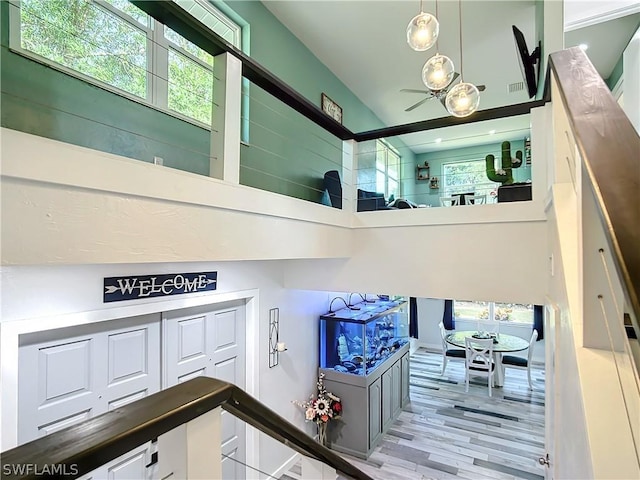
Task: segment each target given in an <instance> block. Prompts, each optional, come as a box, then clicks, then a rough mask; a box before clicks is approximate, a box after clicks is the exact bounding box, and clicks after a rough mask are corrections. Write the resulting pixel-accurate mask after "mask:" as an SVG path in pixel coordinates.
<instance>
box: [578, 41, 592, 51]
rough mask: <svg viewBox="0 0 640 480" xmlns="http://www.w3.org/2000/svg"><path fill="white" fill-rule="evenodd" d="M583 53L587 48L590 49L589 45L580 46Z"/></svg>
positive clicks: (582, 44)
mask: <svg viewBox="0 0 640 480" xmlns="http://www.w3.org/2000/svg"><path fill="white" fill-rule="evenodd" d="M578 46H579V47H580V48H581V49H582V50H583V51H584V50H586V49H587V48H589V45H587V44H586V43H581V44H580V45H578Z"/></svg>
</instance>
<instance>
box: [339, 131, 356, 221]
mask: <svg viewBox="0 0 640 480" xmlns="http://www.w3.org/2000/svg"><path fill="white" fill-rule="evenodd" d="M357 155H358V142H356V141H355V140H345V141H343V142H342V174H341V176H342V183H343V188H342V209H343V210H344V211H347V212H355V211H356V202H357V198H356V188H357V184H358V162H357V160H356V157H357Z"/></svg>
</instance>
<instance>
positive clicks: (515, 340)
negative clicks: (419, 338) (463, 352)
mask: <svg viewBox="0 0 640 480" xmlns="http://www.w3.org/2000/svg"><path fill="white" fill-rule="evenodd" d="M487 335H489V334H488V332H478V331H477V330H460V331H455V332H453V333H450V334H448V335H447V336H446V337H445V340H446V341H447V343H449V344H451V345H454V346H456V347H460V348H462V349H464V348H465V338H467V337H474V336H477V337H478V338H482V337H486V336H487ZM527 348H529V341H528V340H525V339H524V338H520V337H518V336H516V335H507V334H505V333H496V334H495V338H494V341H493V358H494V361H495V363H496V374H495V376H494V384H495V386H496V387H502V386H503V385H504V365H503V364H502V354H503V353H507V352H521V351H522V350H526V349H527Z"/></svg>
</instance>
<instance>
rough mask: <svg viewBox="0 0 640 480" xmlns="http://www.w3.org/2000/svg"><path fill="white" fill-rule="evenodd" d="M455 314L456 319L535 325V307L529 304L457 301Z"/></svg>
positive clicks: (454, 304)
mask: <svg viewBox="0 0 640 480" xmlns="http://www.w3.org/2000/svg"><path fill="white" fill-rule="evenodd" d="M453 313H454V316H455V318H456V319H458V318H459V319H463V320H497V321H501V322H510V323H518V324H526V325H533V305H529V304H520V303H498V302H480V301H467V300H455V301H454V302H453Z"/></svg>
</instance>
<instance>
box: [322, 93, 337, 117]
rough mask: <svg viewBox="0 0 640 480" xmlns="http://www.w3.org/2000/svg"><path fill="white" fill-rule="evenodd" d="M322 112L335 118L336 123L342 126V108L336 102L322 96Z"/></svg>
mask: <svg viewBox="0 0 640 480" xmlns="http://www.w3.org/2000/svg"><path fill="white" fill-rule="evenodd" d="M322 111H323V112H324V113H326V114H327V115H329V116H330V117H331V118H333V119H334V120H335V121H336V122H338V123H340V124H342V107H341V106H340V105H338V104H337V103H336V102H334V101H333V100H331V99H330V98H329V97H327V96H326V95H325V94H324V93H323V94H322Z"/></svg>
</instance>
